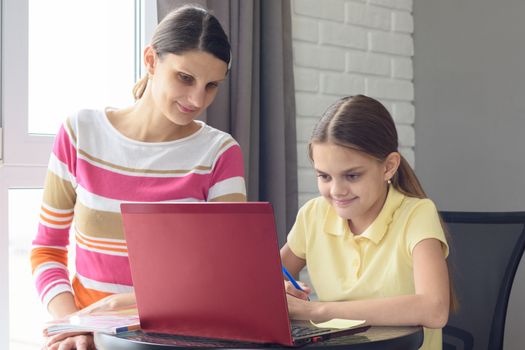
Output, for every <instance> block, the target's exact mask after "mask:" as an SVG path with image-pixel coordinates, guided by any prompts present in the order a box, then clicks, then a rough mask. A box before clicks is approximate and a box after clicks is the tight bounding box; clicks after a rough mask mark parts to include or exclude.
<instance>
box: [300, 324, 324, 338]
mask: <svg viewBox="0 0 525 350" xmlns="http://www.w3.org/2000/svg"><path fill="white" fill-rule="evenodd" d="M291 328H292V337H293V338H303V337H312V336H315V335H319V334H324V333H326V332H327V331H328V330H329V329H326V328H318V327H315V326H314V325H311V324H310V325H309V324H294V323H292V327H291Z"/></svg>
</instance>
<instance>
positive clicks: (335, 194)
mask: <svg viewBox="0 0 525 350" xmlns="http://www.w3.org/2000/svg"><path fill="white" fill-rule="evenodd" d="M309 155H310V159H311V160H312V163H313V166H314V168H315V171H316V173H317V184H318V188H319V192H320V193H321V197H318V198H315V199H313V200H310V201H309V202H307V203H306V204H305V205H304V206H303V207H302V208H301V209H300V210H299V213H298V215H297V220H296V222H295V224H294V226H293V228H292V230H291V231H290V233H289V235H288V239H287V243H286V244H285V245H284V246H283V248H282V249H281V258H282V262H283V264H284V265H285V267H286V268H287V269H288V270H289V271H290V272H291V273H292V275H297V274H298V273H299V271H300V270H301V269H302V268H303V267H304V266H305V265H307V267H308V272H309V274H310V278H311V282H312V285H313V287H314V288H315V291H316V292H317V295H318V297H319V301H311V302H310V301H308V300H307V299H308V298H307V294H308V293H309V291H310V289H309V288H308V287H306V286H305V292H301V291H300V290H297V289H295V288H294V287H293V286H292V285H291V284H290V283H288V282H287V283H286V290H287V293H288V294H290V295H292V296H289V297H288V307H289V311H290V315H291V316H290V317H291V318H295V319H305V320H313V321H325V320H328V319H332V318H346V319H363V320H366V322H367V324H370V325H422V326H424V327H425V330H424V333H425V339H424V343H423V347H422V349H440V348H441V342H442V339H441V329H440V328H442V327H443V326H444V325H445V324H446V322H447V319H448V313H449V304H450V300H451V299H450V291H449V277H448V270H447V264H446V261H445V257H446V256H447V254H448V245H447V241H446V238H445V233H444V230H443V227H442V225H441V221H440V217H439V214H438V212H437V210H436V207H435V205H434V203H433V202H432V201H431V200H429V199H427V198H426V195H425V192H424V191H423V189H422V188H421V185H420V183H419V181H418V180H417V178H416V176H415V174H414V172H413V170H412V169H411V168H410V166H409V165H408V163H407V161H406V160H405V159H404V158H403V157H402V156H401V154H400V153H399V152H398V143H397V132H396V128H395V124H394V121H393V120H392V117H391V116H390V114H389V113H388V111H387V110H386V108H385V107H384V106H383V105H382V104H381V103H379V102H378V101H376V100H374V99H372V98H370V97H366V96H362V95H358V96H354V97H345V98H342V99H340V100H339V101H337V102H336V103H335V104H334V105H332V106H331V107H329V108H328V110H327V111H326V112H325V114H324V115H323V117H322V118H321V120H320V121H319V123H318V124H317V125H316V127H315V129H314V132H313V135H312V137H311V140H310V143H309Z"/></svg>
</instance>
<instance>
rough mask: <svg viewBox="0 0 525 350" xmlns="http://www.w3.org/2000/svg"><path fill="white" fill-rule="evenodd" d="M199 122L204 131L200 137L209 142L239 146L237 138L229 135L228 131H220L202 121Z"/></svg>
mask: <svg viewBox="0 0 525 350" xmlns="http://www.w3.org/2000/svg"><path fill="white" fill-rule="evenodd" d="M197 122H198V123H199V124H201V127H202V130H201V132H200V133H199V136H201V137H203V138H206V139H208V140H221V141H230V142H234V143H235V144H238V142H237V140H235V138H234V137H233V136H232V135H231V134H229V133H227V132H226V131H222V130H219V129H217V128H214V127H213V126H211V125H208V124H206V123H204V122H201V121H197Z"/></svg>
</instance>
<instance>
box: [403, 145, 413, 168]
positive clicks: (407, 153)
mask: <svg viewBox="0 0 525 350" xmlns="http://www.w3.org/2000/svg"><path fill="white" fill-rule="evenodd" d="M399 153H401V155H402V156H403V157H404V158H405V159H406V160H407V162H408V164H410V166H411V167H412V169H415V167H414V166H415V163H416V162H415V159H416V156H415V154H414V148H412V147H399Z"/></svg>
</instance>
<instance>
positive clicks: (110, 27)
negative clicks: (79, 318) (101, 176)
mask: <svg viewBox="0 0 525 350" xmlns="http://www.w3.org/2000/svg"><path fill="white" fill-rule="evenodd" d="M2 5H3V6H1V7H0V9H1V11H2V17H1V20H2V31H3V33H2V34H3V38H2V40H3V42H2V57H1V61H2V69H3V71H2V72H1V76H2V86H3V90H2V91H1V93H2V99H1V101H2V103H3V105H2V116H1V117H2V119H1V120H2V123H1V124H0V127H1V128H0V131H2V129H3V164H1V163H0V285H2V286H8V288H5V287H4V288H0V349H9V350H37V349H40V348H41V345H42V338H41V326H42V325H41V323H42V322H43V321H44V320H46V319H47V318H48V316H47V312H46V311H45V310H44V309H43V307H42V306H41V305H40V302H39V301H38V296H37V293H36V289H35V288H34V286H33V279H32V276H31V271H30V265H29V256H28V255H29V251H30V249H31V241H32V239H33V236H34V234H35V233H36V229H37V226H36V225H37V222H38V214H39V207H40V200H41V197H42V190H41V186H42V185H43V182H44V177H45V173H46V166H47V161H48V159H49V154H50V152H51V147H52V142H53V136H54V134H55V133H56V132H57V131H58V128H59V126H60V124H61V123H62V122H63V121H64V120H65V118H66V117H67V115H68V114H69V113H71V112H74V111H75V110H76V109H79V108H101V107H103V106H114V107H121V106H125V105H127V104H130V103H131V102H132V96H131V88H132V86H133V82H134V81H135V80H136V79H137V78H138V77H139V76H141V75H142V72H141V71H140V69H141V67H142V63H141V62H140V57H141V55H142V48H143V46H144V43H145V42H147V41H149V38H150V37H151V32H152V29H153V28H154V26H155V24H156V22H157V19H156V1H151V0H135V1H130V0H46V1H42V0H3V4H2ZM0 158H1V157H0ZM28 315H30V316H28Z"/></svg>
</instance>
